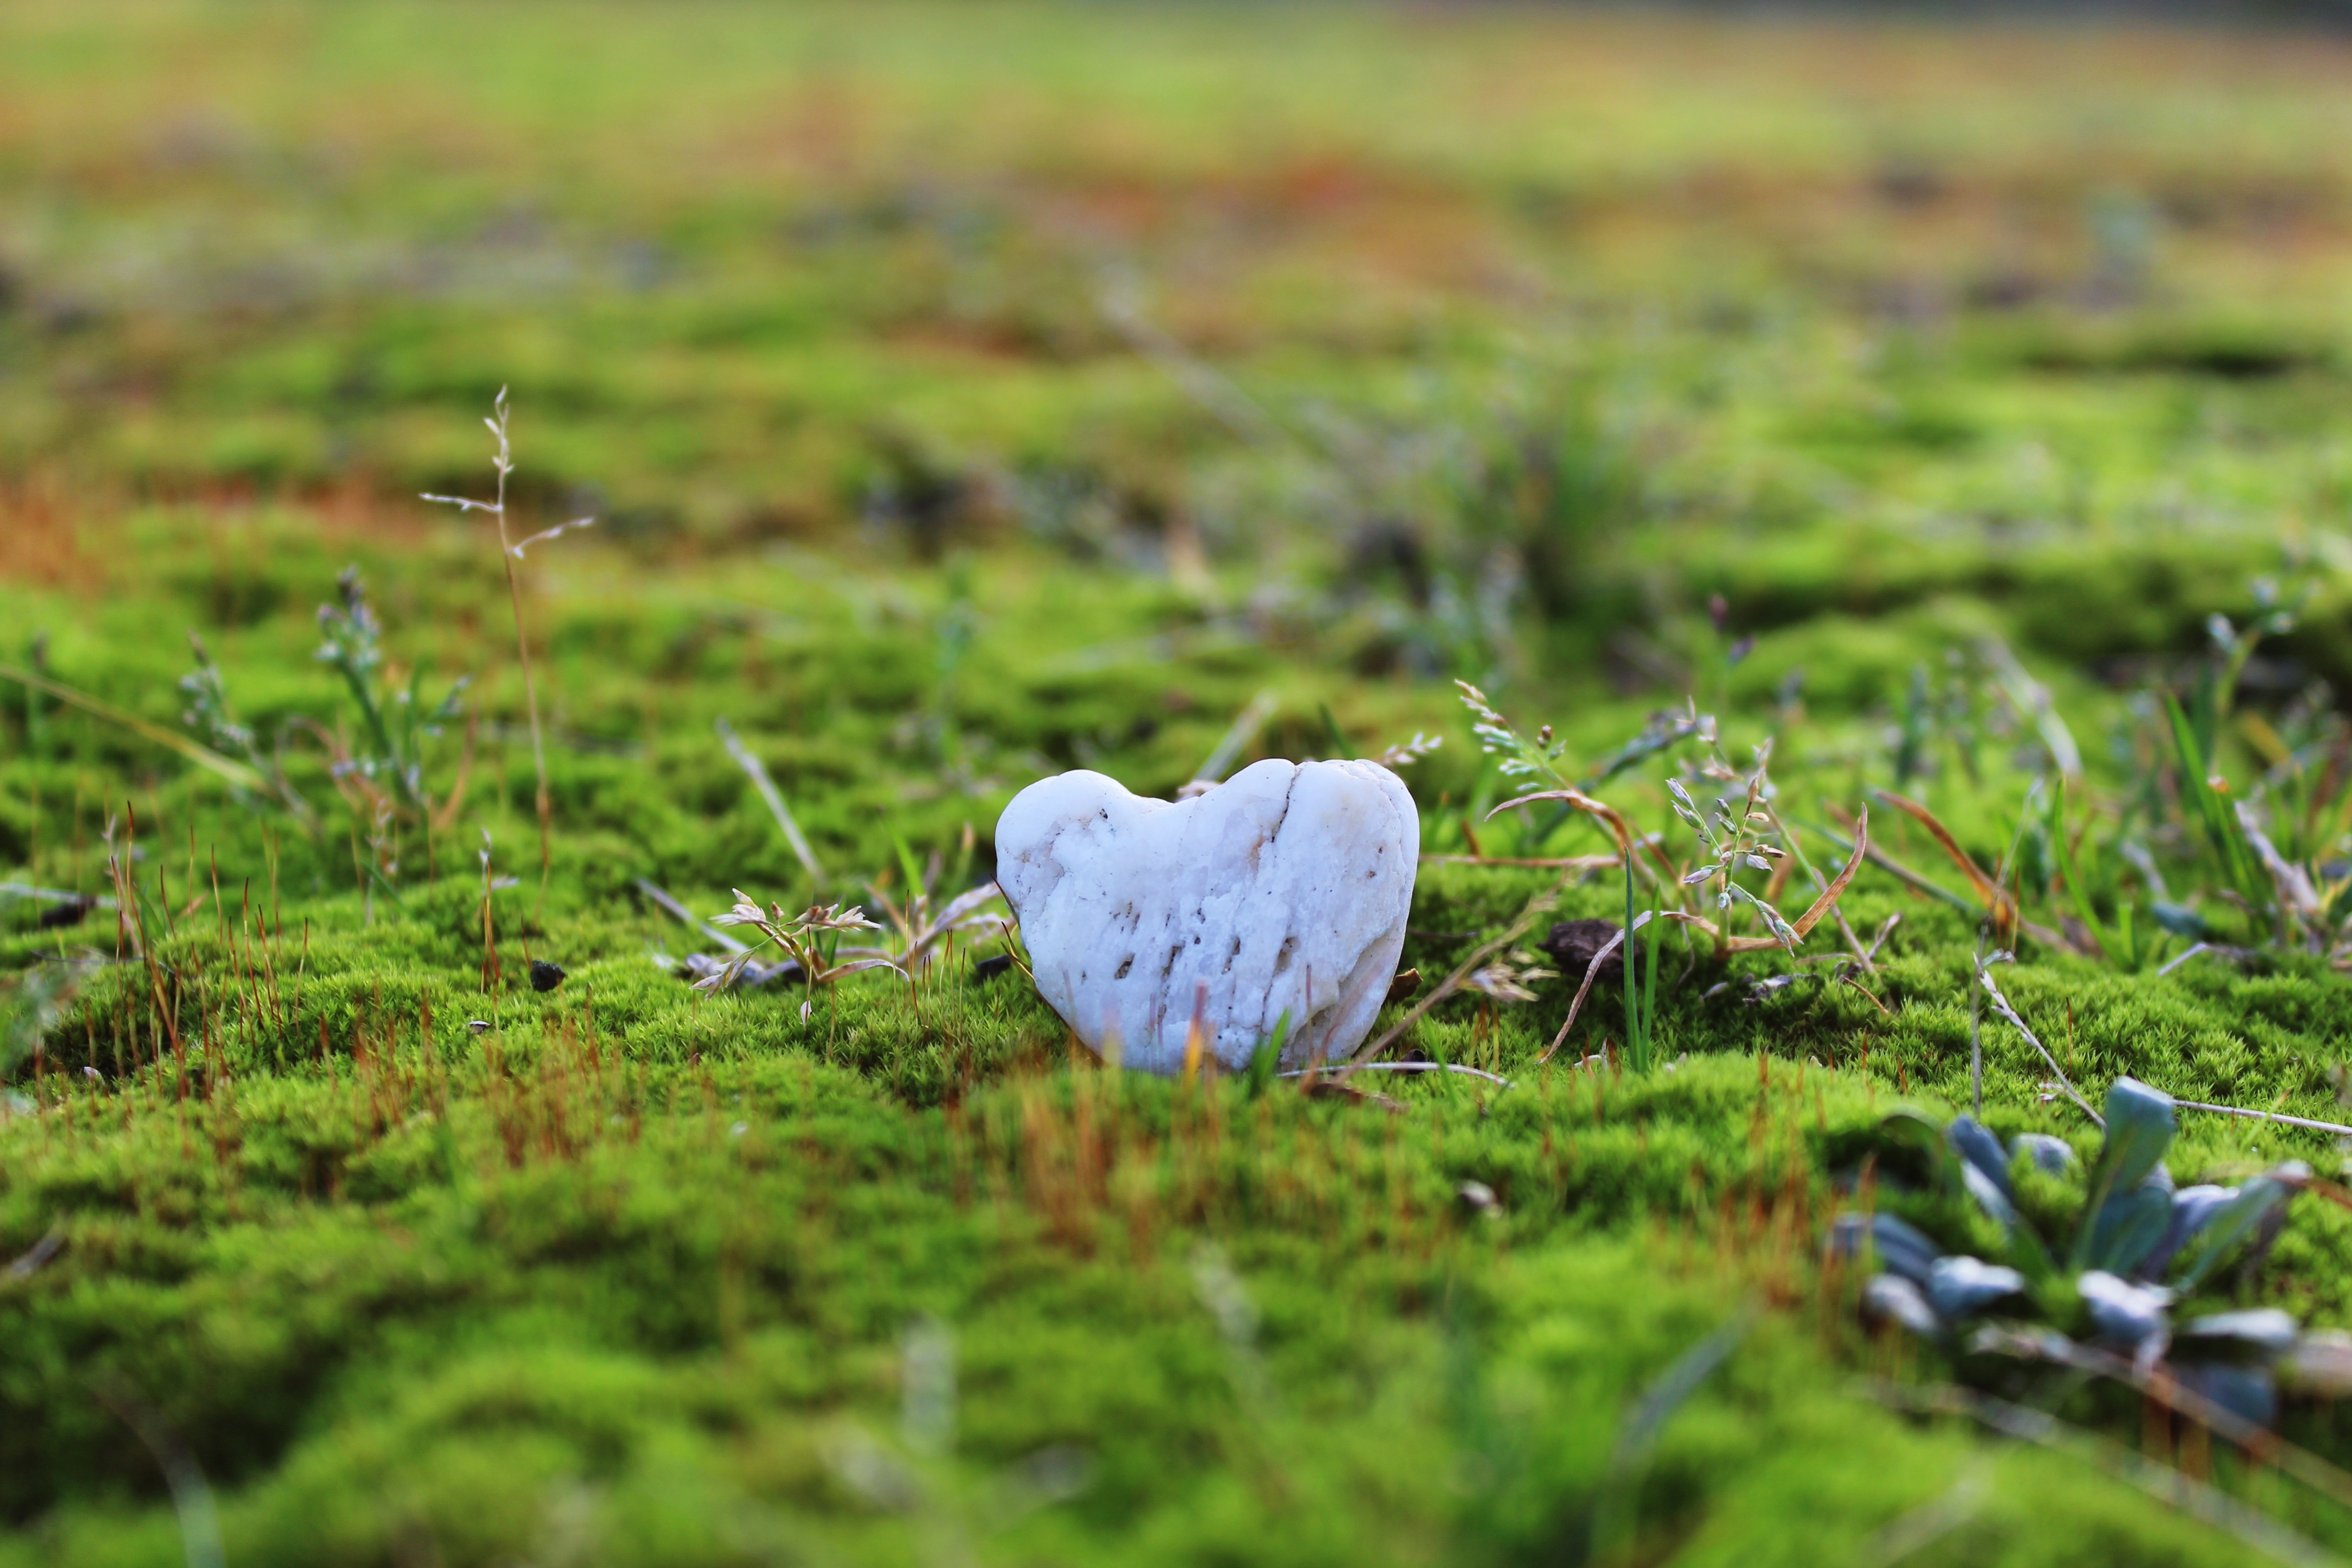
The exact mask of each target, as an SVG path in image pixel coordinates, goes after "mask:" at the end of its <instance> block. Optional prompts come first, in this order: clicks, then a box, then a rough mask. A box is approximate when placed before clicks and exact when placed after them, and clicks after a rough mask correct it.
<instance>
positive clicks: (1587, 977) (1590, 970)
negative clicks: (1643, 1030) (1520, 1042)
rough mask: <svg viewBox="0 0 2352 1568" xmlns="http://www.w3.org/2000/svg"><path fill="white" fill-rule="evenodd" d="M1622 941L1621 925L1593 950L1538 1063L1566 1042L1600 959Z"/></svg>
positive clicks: (1623, 936)
mask: <svg viewBox="0 0 2352 1568" xmlns="http://www.w3.org/2000/svg"><path fill="white" fill-rule="evenodd" d="M1642 918H1643V920H1645V921H1646V920H1648V919H1649V918H1650V917H1649V915H1648V913H1647V912H1646V911H1645V912H1644V913H1643V916H1642ZM1624 941H1625V931H1624V928H1623V927H1622V926H1621V927H1619V928H1618V931H1617V934H1616V935H1615V936H1612V937H1611V938H1610V939H1609V940H1608V941H1607V942H1602V943H1601V948H1600V951H1599V952H1595V953H1594V954H1593V955H1592V957H1591V960H1590V961H1589V962H1588V963H1586V964H1585V966H1584V983H1583V984H1580V985H1579V986H1578V987H1577V988H1576V997H1575V999H1574V1000H1573V1001H1571V1002H1570V1003H1569V1005H1568V1016H1567V1017H1565V1018H1562V1019H1561V1020H1560V1021H1559V1034H1557V1035H1554V1036H1553V1037H1551V1044H1549V1045H1548V1046H1546V1047H1544V1049H1543V1055H1541V1056H1539V1057H1538V1058H1536V1061H1537V1062H1538V1064H1541V1063H1544V1062H1548V1061H1549V1060H1551V1058H1553V1057H1554V1056H1555V1055H1557V1054H1558V1052H1559V1047H1561V1046H1562V1045H1563V1044H1565V1043H1566V1041H1567V1039H1568V1032H1569V1030H1570V1029H1572V1028H1574V1027H1575V1026H1576V1016H1577V1015H1578V1014H1579V1013H1580V1012H1582V1011H1583V1010H1584V999H1585V997H1586V996H1588V995H1590V994H1591V992H1592V982H1593V978H1594V977H1595V976H1596V975H1598V974H1599V973H1601V960H1602V959H1604V958H1607V957H1608V956H1609V955H1610V954H1611V953H1612V952H1616V951H1617V949H1618V948H1619V947H1621V946H1622V945H1623V944H1624Z"/></svg>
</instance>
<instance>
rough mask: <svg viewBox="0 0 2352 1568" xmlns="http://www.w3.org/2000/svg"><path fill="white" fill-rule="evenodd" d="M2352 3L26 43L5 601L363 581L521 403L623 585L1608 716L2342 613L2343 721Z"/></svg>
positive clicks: (8, 222) (145, 11) (29, 28)
mask: <svg viewBox="0 0 2352 1568" xmlns="http://www.w3.org/2000/svg"><path fill="white" fill-rule="evenodd" d="M2346 19H2347V12H2346V11H2345V9H2344V7H2342V6H2341V5H2323V4H2314V5H2269V6H2264V7H2258V8H2246V7H2227V8H2223V7H2209V8H2205V9H2203V10H2201V11H2200V10H2197V9H2194V8H2162V9H2150V10H2147V11H2140V10H2137V9H2134V8H2128V7H2107V8H2102V9H2097V10H2091V9H2084V10H2081V11H2077V10H2075V9H2074V8H2060V9H2052V8H2047V7H2044V8H2039V9H2037V10H2036V12H2035V13H2034V14H2033V15H2032V16H2022V15H2020V14H2018V13H2016V12H2011V11H2002V10H1998V9H1986V8H1981V7H1961V8H1951V7H1938V6H1927V5H1918V6H1904V7H1891V6H1890V7H1874V6H1864V5H1855V6H1852V7H1848V8H1844V9H1841V10H1836V11H1821V12H1804V13H1785V14H1784V13H1778V12H1769V13H1768V12H1764V11H1759V10H1754V9H1750V8H1746V7H1724V8H1710V7H1698V6H1693V7H1684V8H1658V9H1607V10H1601V9H1583V8H1572V7H1566V6H1537V5H1526V6H1476V5H1369V4H1367V5H1270V6H1252V7H1242V6H1233V5H1179V4H1165V5H1142V4H1136V5H1129V4H1119V5H1076V4H1071V5H1029V4H1009V5H994V4H989V5H979V4H973V5H920V4H910V5H881V6H877V5H826V4H803V5H751V4H742V3H736V0H680V3H675V4H662V5H650V4H582V5H553V4H541V3H528V0H471V3H467V4H462V5H460V4H434V3H429V0H425V3H419V0H351V3H346V4H336V5H288V4H276V3H262V4H245V3H237V4H208V3H182V0H70V3H68V0H16V3H15V4H12V5H9V6H7V7H6V8H5V14H0V574H5V576H7V577H9V578H12V579H14V580H16V581H18V582H19V583H32V584H50V585H55V586H60V587H69V586H71V585H74V584H81V585H85V586H87V585H91V584H102V583H103V582H104V581H105V579H106V577H107V574H108V572H109V571H110V569H111V568H110V559H111V558H112V557H114V556H115V555H117V554H119V552H120V549H119V542H120V540H121V538H122V537H124V536H123V535H121V534H120V533H118V532H110V531H109V530H110V527H111V526H112V521H120V520H123V519H134V520H135V519H139V518H144V519H146V520H147V521H148V526H147V528H146V531H145V532H144V533H143V534H138V535H137V536H138V537H139V538H142V539H143V540H145V541H146V544H145V546H142V548H146V549H150V550H152V551H153V552H161V554H159V555H158V556H157V557H156V558H157V559H162V558H163V557H164V556H168V555H169V554H170V552H172V551H173V550H174V549H179V548H184V547H187V546H188V544H189V542H190V541H192V540H196V539H200V538H201V539H204V540H206V541H209V543H207V544H206V546H205V548H207V549H208V550H211V551H212V552H213V556H212V559H211V560H210V561H209V563H208V564H207V565H206V566H205V570H204V572H203V573H202V574H201V575H202V576H203V579H204V584H205V586H204V587H203V589H202V592H203V594H204V595H209V596H210V597H211V598H212V599H213V600H216V601H218V602H217V603H212V604H210V605H207V606H206V609H207V613H208V614H209V615H210V616H212V617H214V618H215V619H217V620H219V621H222V622H224V623H227V624H235V623H236V622H237V621H238V620H240V619H250V618H252V617H253V616H258V615H260V614H262V613H265V612H266V611H267V610H268V609H269V608H271V607H273V605H274V604H275V602H276V601H277V600H278V599H279V598H283V597H286V596H288V595H291V596H293V597H294V598H296V599H301V598H304V597H306V596H308V597H315V596H316V593H317V590H316V589H315V588H313V587H311V586H309V585H303V586H299V587H293V586H288V585H284V584H276V583H275V581H274V579H273V578H272V575H271V571H272V568H271V566H270V558H271V553H272V550H273V548H274V547H273V546H271V545H269V544H268V542H267V541H268V540H269V539H271V538H273V537H278V536H276V535H273V534H272V533H271V532H270V530H269V527H268V526H267V523H266V520H267V519H268V518H271V517H276V518H279V519H281V520H282V519H284V518H288V517H299V520H300V521H301V530H300V531H301V533H302V536H303V537H306V538H307V537H311V536H312V535H313V534H316V533H317V532H318V531H320V530H323V531H325V537H327V538H328V539H330V540H331V541H335V542H331V544H330V545H328V546H327V547H326V548H327V549H328V550H329V551H330V552H334V551H341V550H346V549H349V548H352V546H351V545H349V544H346V543H344V542H341V541H346V540H357V541H360V542H368V541H373V542H375V543H376V544H378V545H381V546H383V547H385V548H392V549H397V548H405V547H407V545H409V544H413V543H414V542H416V541H418V540H420V539H425V538H428V537H431V536H432V532H433V531H434V530H438V529H446V528H449V527H452V526H454V524H452V523H450V522H447V521H444V520H440V519H438V518H436V516H435V514H433V513H432V512H431V510H430V509H427V508H425V507H424V506H422V505H421V504H420V503H418V502H416V501H415V500H414V499H413V498H414V497H415V495H416V493H417V492H419V491H423V490H434V491H451V490H458V489H467V488H468V487H478V484H479V482H480V479H481V475H482V466H483V458H484V451H483V446H482V438H481V433H480V429H479V426H478V416H479V415H480V414H482V413H483V412H486V411H487V409H488V405H489V403H490V400H491V398H492V396H493V395H495V394H496V393H497V392H498V390H499V388H500V387H501V386H509V387H511V389H512V398H513V403H514V406H515V409H516V416H515V431H516V437H517V442H518V448H519V457H520V465H521V466H520V470H519V472H518V474H517V476H516V484H517V487H518V493H519V495H520V498H521V500H522V502H523V504H524V507H525V509H526V510H530V511H531V512H532V513H533V514H534V515H535V516H541V517H543V518H544V520H546V521H557V520H560V519H562V518H563V517H568V516H570V515H572V514H574V513H594V514H596V515H597V516H598V518H599V520H600V521H599V525H598V526H599V529H600V530H601V532H600V535H599V539H600V540H601V546H602V548H603V549H604V550H606V551H618V552H624V553H625V557H626V558H627V560H628V562H629V565H628V567H627V570H628V571H629V572H630V573H632V574H642V573H644V572H646V571H648V570H653V569H661V568H666V567H669V566H684V565H688V564H691V563H698V562H699V563H709V562H711V561H725V560H732V559H742V558H748V557H749V556H751V555H752V554H754V553H757V552H769V553H768V554H767V555H765V556H764V557H762V558H765V559H771V560H772V559H775V558H776V557H775V556H774V555H773V553H772V552H775V551H777V550H779V549H782V550H787V551H794V550H806V549H812V548H814V549H816V550H819V551H822V552H841V553H845V554H846V555H847V556H849V557H853V558H855V559H857V560H860V561H864V562H867V563H877V564H879V565H881V566H883V567H885V568H886V569H896V568H897V567H898V566H899V565H901V564H903V565H906V566H908V567H909V568H919V567H921V566H922V565H924V564H925V563H936V562H939V561H941V560H945V559H950V558H954V557H957V556H958V554H959V552H973V551H980V552H987V551H1003V552H1014V553H1016V554H1018V555H1019V556H1020V557H1021V558H1022V559H1027V560H1036V559H1044V560H1049V561H1066V562H1069V563H1076V565H1078V566H1080V567H1082V568H1086V569H1095V568H1100V569H1102V570H1104V571H1108V572H1111V573H1115V574H1142V575H1144V576H1146V577H1149V578H1152V579H1155V580H1158V581H1161V582H1164V583H1165V584H1168V585H1169V587H1170V589H1171V592H1173V593H1175V594H1177V595H1180V596H1183V595H1190V596H1191V598H1192V601H1194V602H1197V603H1198V604H1200V605H1205V606H1207V611H1206V612H1204V613H1209V614H1211V615H1212V616H1217V615H1223V616H1227V618H1228V619H1229V620H1230V621H1232V624H1234V625H1244V624H1246V626H1249V627H1251V628H1255V630H1254V631H1253V633H1252V635H1255V636H1260V637H1265V636H1272V635H1276V632H1278V631H1279V629H1280V628H1281V627H1283V626H1292V627H1294V628H1304V629H1305V631H1307V632H1309V633H1311V634H1312V635H1313V636H1314V637H1317V638H1318V639H1319V640H1318V642H1317V645H1316V646H1317V647H1318V648H1319V649H1320V650H1321V652H1322V655H1323V656H1326V657H1328V659H1329V660H1330V661H1331V662H1332V663H1333V664H1335V665H1337V666H1341V667H1344V668H1348V669H1350V670H1354V671H1357V672H1359V673H1361V674H1368V675H1369V674H1374V673H1382V672H1391V671H1392V672H1399V673H1404V674H1412V675H1438V674H1446V675H1451V674H1460V675H1466V676H1472V677H1474V678H1483V679H1490V680H1497V681H1503V682H1506V683H1507V681H1508V680H1510V679H1537V678H1539V677H1543V676H1545V675H1547V674H1549V675H1553V676H1557V675H1559V673H1560V672H1563V671H1568V672H1575V673H1576V674H1577V676H1578V677H1579V678H1582V677H1587V676H1589V677H1590V678H1591V679H1594V680H1603V679H1605V680H1607V681H1608V682H1610V683H1612V684H1613V685H1614V686H1616V687H1618V688H1621V689H1631V688H1633V687H1643V686H1650V685H1664V686H1673V685H1674V684H1675V682H1676V680H1677V679H1679V676H1680V674H1684V673H1687V670H1688V669H1689V668H1691V661H1692V659H1693V658H1694V657H1695V656H1694V655H1693V654H1692V653H1691V651H1690V650H1691V644H1692V639H1693V637H1700V638H1702V639H1703V638H1704V637H1706V636H1707V635H1710V627H1709V626H1706V625H1702V624H1701V623H1702V622H1704V621H1706V619H1707V616H1706V607H1707V606H1708V605H1710V604H1711V603H1713V602H1714V601H1716V600H1717V597H1718V596H1719V597H1720V600H1721V603H1722V605H1723V606H1724V608H1723V610H1722V611H1720V612H1719V613H1717V615H1715V616H1713V623H1714V625H1713V627H1712V628H1711V629H1712V631H1714V632H1731V633H1737V634H1760V635H1762V636H1763V637H1765V639H1766V640H1765V642H1764V643H1763V644H1762V645H1761V647H1762V653H1763V654H1764V655H1769V656H1771V657H1761V656H1759V658H1758V659H1757V660H1754V661H1751V663H1750V664H1749V665H1748V667H1747V673H1746V674H1745V675H1743V676H1742V678H1741V679H1748V680H1751V681H1753V682H1756V683H1759V688H1760V687H1763V686H1769V684H1770V683H1772V682H1774V681H1778V680H1781V679H1786V677H1787V675H1788V673H1789V671H1790V669H1792V668H1796V667H1797V665H1798V664H1799V663H1803V664H1804V665H1805V666H1806V667H1807V668H1809V669H1810V670H1811V672H1812V675H1811V679H1813V681H1814V685H1815V695H1816V697H1817V698H1820V697H1822V696H1824V695H1826V697H1827V698H1828V699H1829V700H1835V699H1836V698H1837V695H1838V693H1839V691H1840V690H1842V689H1850V694H1851V695H1852V696H1853V698H1854V699H1855V700H1874V699H1876V698H1877V697H1880V696H1882V695H1883V694H1884V692H1885V689H1887V683H1888V682H1889V680H1894V681H1897V682H1899V680H1900V679H1901V678H1902V673H1903V671H1905V670H1906V669H1907V668H1909V667H1910V665H1911V663H1912V662H1913V660H1914V658H1915V656H1916V655H1917V654H1918V652H1919V650H1920V649H1921V648H1927V647H1941V646H1943V645H1944V644H1945V643H1948V641H1949V640H1950V639H1951V638H1952V637H1956V636H1967V635H1973V634H1974V633H1976V632H1978V631H1980V630H1982V629H1984V628H1985V627H1987V626H1992V627H1995V628H1996V629H1999V630H2000V631H2001V632H2002V633H2003V634H2004V635H2007V636H2009V637H2011V638H2012V639H2013V640H2014V641H2015V642H2016V644H2017V645H2018V646H2019V647H2021V648H2024V649H2027V650H2030V651H2032V650H2038V651H2039V652H2040V653H2042V654H2043V655H2047V656H2051V657H2053V658H2059V659H2062V660H2063V661H2065V662H2066V663H2068V664H2069V665H2072V666H2074V667H2078V668H2085V669H2089V670H2093V671H2098V670H2103V669H2104V670H2110V671H2116V670H2126V669H2128V668H2130V667H2131V666H2132V661H2134V660H2145V659H2147V658H2160V657H2163V656H2164V655H2166V654H2167V653H2168V652H2178V651H2180V650H2182V649H2184V648H2193V647H2195V646H2196V645H2197V643H2198V641H2199V639H2200V637H2201V635H2202V632H2201V628H2202V626H2203V625H2204V621H2205V618H2206V616H2208V615H2209V614H2210V613H2211V612H2213V611H2215V610H2225V611H2230V612H2231V613H2240V612H2242V611H2243V610H2244V609H2245V608H2246V607H2247V605H2248V604H2249V603H2250V600H2249V595H2250V593H2252V592H2253V590H2252V589H2251V588H2250V587H2249V584H2251V583H2252V582H2253V581H2254V580H2255V579H2256V578H2257V577H2260V576H2262V575H2263V574H2277V573H2282V572H2284V573H2286V574H2295V573H2305V574H2309V575H2311V576H2312V577H2313V580H2314V583H2315V584H2316V586H2315V592H2316V595H2317V597H2316V598H2315V600H2314V602H2313V603H2312V605H2310V606H2309V607H2308V610H2307V613H2306V615H2305V617H2304V620H2303V623H2302V626H2301V627H2300V629H2299V630H2298V631H2297V632H2296V634H2295V639H2296V640H2295V641H2294V643H2293V644H2292V646H2291V647H2288V645H2281V646H2282V647H2288V651H2290V652H2291V653H2292V654H2293V655H2294V658H2296V659H2298V660H2299V661H2300V662H2301V665H2302V667H2304V668H2305V669H2315V670H2317V671H2319V672H2321V673H2324V674H2331V675H2334V676H2336V677H2337V679H2338V684H2339V685H2341V684H2342V682H2343V680H2344V679H2345V678H2347V677H2352V637H2347V635H2346V631H2345V627H2346V625H2347V623H2346V621H2345V617H2344V616H2343V615H2342V614H2341V613H2339V612H2338V610H2337V609H2336V607H2335V606H2334V605H2333V602H2332V600H2331V598H2330V595H2331V594H2332V592H2333V590H2332V589H2331V588H2330V587H2329V586H2328V584H2330V583H2332V581H2333V570H2334V563H2340V562H2343V561H2345V560H2347V559H2352V543H2347V538H2346V534H2345V532H2344V529H2345V528H2346V517H2345V511H2346V504H2347V497H2352V447H2347V439H2346V437H2347V430H2352V423H2347V418H2346V416H2345V412H2344V411H2345V408H2346V402H2345V397H2344V393H2345V390H2346V387H2345V372H2346V360H2345V353H2344V328H2345V303H2346V292H2347V273H2346V270H2345V268H2344V265H2343V263H2344V260H2345V258H2346V256H2347V240H2352V186H2347V165H2348V164H2352V133H2347V132H2352V92H2347V83H2352V35H2343V34H2339V33H2337V32H2335V31H2332V30H2330V24H2331V23H2340V22H2343V21H2344V20H2346ZM257 519H262V520H264V522H263V523H262V524H259V525H257V523H256V520H257ZM110 520H112V521H110ZM257 526H258V527H259V532H258V533H256V532H255V531H254V529H255V528H256V527H257ZM241 530H242V531H241ZM136 532H137V531H136V530H134V533H136ZM240 540H243V541H244V542H243V543H239V542H238V541H240ZM110 541H111V542H110ZM223 551H226V552H228V564H227V565H226V566H225V565H224V564H223V557H222V555H221V552H223ZM239 552H243V553H239ZM239 561H244V562H247V564H246V565H244V566H238V565H237V564H236V563H237V562H239ZM247 599H250V600H251V601H252V602H251V603H247V602H245V600H247ZM1235 617H1238V618H1235ZM1825 627H1826V628H1828V629H1827V630H1824V629H1823V628H1825ZM1269 628H1273V629H1272V630H1270V629H1269ZM1776 634H1779V635H1778V636H1777V637H1776ZM1823 637H1829V638H1831V639H1832V641H1833V643H1834V645H1835V648H1836V651H1835V653H1834V654H1833V655H1831V656H1824V655H1823V654H1822V651H1821V650H1820V648H1819V647H1814V646H1813V645H1815V644H1816V643H1819V642H1820V641H1821V640H1822V638H1823ZM1776 650H1777V651H1776ZM2257 674H2258V675H2259V671H2258V672H2257Z"/></svg>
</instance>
